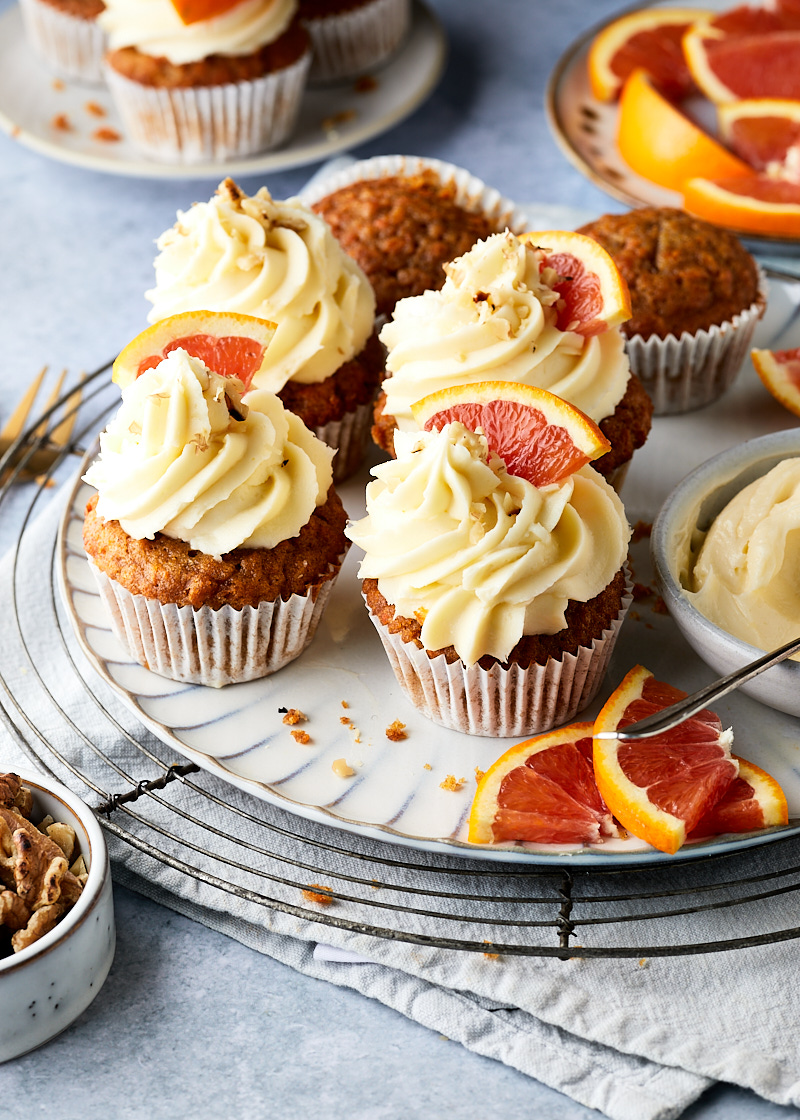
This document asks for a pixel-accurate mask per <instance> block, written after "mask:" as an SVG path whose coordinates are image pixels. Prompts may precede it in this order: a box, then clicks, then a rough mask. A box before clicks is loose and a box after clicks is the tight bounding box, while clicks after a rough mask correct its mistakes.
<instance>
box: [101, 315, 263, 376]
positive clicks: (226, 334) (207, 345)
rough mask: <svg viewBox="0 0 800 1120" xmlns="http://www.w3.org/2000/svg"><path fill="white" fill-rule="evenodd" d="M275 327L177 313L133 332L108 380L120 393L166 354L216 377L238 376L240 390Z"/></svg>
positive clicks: (252, 319)
mask: <svg viewBox="0 0 800 1120" xmlns="http://www.w3.org/2000/svg"><path fill="white" fill-rule="evenodd" d="M274 333H275V324H274V323H270V322H269V321H268V320H267V319H258V318H256V316H255V315H239V314H238V313H234V312H216V311H183V312H181V314H180V315H170V316H169V317H168V318H166V319H161V320H159V322H157V323H153V325H152V327H148V328H147V329H146V330H144V331H142V332H141V334H137V336H136V338H134V339H133V341H132V342H129V343H128V345H127V346H126V347H125V349H124V350H122V351H121V353H120V354H119V356H118V357H117V360H116V361H115V362H114V366H113V374H112V380H113V381H115V382H116V383H117V385H119V387H120V388H121V389H124V388H125V386H126V385H130V384H131V382H132V381H135V380H136V378H137V377H138V376H139V374H141V373H144V371H145V370H147V369H153V368H154V367H155V366H157V365H158V364H159V362H161V361H163V360H164V358H166V356H167V354H169V353H170V351H172V350H177V349H179V348H180V349H182V350H185V351H186V352H187V353H188V354H191V355H192V357H194V358H200V359H201V360H202V361H204V362H205V364H206V365H207V366H208V368H209V369H211V370H213V371H214V373H218V374H220V376H222V377H238V378H239V380H240V381H242V382H243V384H244V387H245V389H248V388H249V387H250V383H251V381H252V380H253V378H254V377H255V375H256V374H257V373H259V372H260V371H261V369H262V368H263V366H264V364H265V358H266V351H267V347H268V346H269V344H270V342H271V341H272V336H273V335H274Z"/></svg>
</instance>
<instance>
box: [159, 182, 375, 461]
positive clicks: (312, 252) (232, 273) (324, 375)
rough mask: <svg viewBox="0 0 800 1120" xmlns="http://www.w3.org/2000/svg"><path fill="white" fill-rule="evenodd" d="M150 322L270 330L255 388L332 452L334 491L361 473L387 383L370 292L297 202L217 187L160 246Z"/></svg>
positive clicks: (326, 233)
mask: <svg viewBox="0 0 800 1120" xmlns="http://www.w3.org/2000/svg"><path fill="white" fill-rule="evenodd" d="M157 244H158V248H159V254H158V256H157V257H156V261H155V274H156V283H155V287H154V288H152V289H151V290H150V291H149V292H147V293H146V296H147V298H148V299H149V300H150V301H151V302H152V304H153V308H152V310H151V311H150V314H149V316H148V318H149V320H150V322H151V323H154V322H157V321H158V320H160V319H165V318H166V317H167V316H169V315H174V314H177V313H179V312H183V311H197V310H207V311H236V312H241V313H243V314H246V315H255V316H257V317H258V318H261V319H270V320H272V321H273V322H275V323H276V324H277V330H276V332H275V336H274V338H273V340H272V342H271V343H270V345H269V348H268V350H267V354H266V361H265V363H264V364H263V365H262V368H261V370H260V371H259V373H258V374H257V375H256V378H255V380H254V382H253V386H254V387H255V388H263V389H270V390H271V391H272V392H274V393H277V394H278V395H279V396H280V398H281V400H282V401H283V402H284V404H285V405H286V407H287V408H290V409H291V410H292V411H293V412H295V413H297V415H298V416H300V418H301V419H302V420H303V422H304V423H305V424H306V425H307V426H308V427H309V428H311V429H312V430H313V431H315V433H316V434H317V435H318V436H319V438H320V439H323V440H325V442H327V443H329V444H330V446H331V447H334V448H337V449H338V453H337V456H336V460H335V464H334V477H335V479H336V481H339V480H341V479H343V478H345V477H347V475H349V474H351V473H352V472H353V471H354V470H355V469H356V468H357V467H358V465H359V463H360V462H361V459H362V457H363V454H364V448H365V445H366V443H367V442H368V441H369V427H370V422H371V416H372V404H373V401H374V399H375V393H376V391H377V389H378V386H379V384H380V379H381V377H382V374H383V360H384V358H383V350H382V348H381V346H380V343H379V342H378V339H377V337H376V336H375V333H374V332H375V325H374V323H375V297H374V295H373V292H372V288H371V286H370V283H369V281H368V280H367V278H366V276H365V275H364V273H363V272H362V271H361V269H360V268H359V267H358V265H357V264H356V263H355V262H354V261H353V260H352V259H351V258H350V257H348V256H347V254H346V253H345V252H344V250H343V249H342V248H341V246H340V245H339V244H338V242H337V241H336V240H335V238H334V237H333V235H332V234H331V231H330V229H329V228H328V226H327V225H326V224H325V222H324V221H323V220H322V219H321V218H319V217H318V216H317V215H316V214H314V213H313V212H312V211H311V210H309V209H308V207H306V206H303V204H302V203H301V202H299V200H297V199H289V200H288V201H286V202H278V201H277V200H274V199H273V198H272V197H271V196H270V194H269V191H268V190H267V189H266V187H262V188H261V189H260V190H259V191H258V192H257V193H256V194H255V195H254V196H253V197H252V198H250V197H248V196H247V195H246V194H245V193H244V191H242V190H241V189H240V188H239V187H238V186H237V185H236V183H234V182H233V180H232V179H225V180H224V182H223V183H221V184H220V186H219V188H218V189H217V192H216V194H215V195H214V197H213V198H212V199H210V200H209V201H208V202H196V203H195V204H194V205H193V206H192V207H191V209H190V210H188V211H186V212H179V213H178V221H177V222H176V224H175V226H174V227H173V228H172V229H169V230H167V231H166V232H165V233H164V234H162V235H161V237H159V239H158V242H157Z"/></svg>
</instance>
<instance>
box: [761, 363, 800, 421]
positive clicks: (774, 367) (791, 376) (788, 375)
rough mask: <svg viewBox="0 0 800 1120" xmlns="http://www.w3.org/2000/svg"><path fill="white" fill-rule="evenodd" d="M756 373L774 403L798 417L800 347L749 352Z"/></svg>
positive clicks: (799, 409) (799, 410)
mask: <svg viewBox="0 0 800 1120" xmlns="http://www.w3.org/2000/svg"><path fill="white" fill-rule="evenodd" d="M750 357H751V358H752V359H753V365H754V366H755V367H756V373H757V374H758V376H759V377H760V378H761V380H762V381H763V382H764V384H765V385H766V387H767V388H768V389H769V391H770V393H772V395H773V397H774V398H775V400H776V401H780V402H781V404H782V405H783V406H784V407H785V408H788V409H789V411H790V412H793V413H794V414H795V416H800V347H796V348H795V349H794V350H751V351H750Z"/></svg>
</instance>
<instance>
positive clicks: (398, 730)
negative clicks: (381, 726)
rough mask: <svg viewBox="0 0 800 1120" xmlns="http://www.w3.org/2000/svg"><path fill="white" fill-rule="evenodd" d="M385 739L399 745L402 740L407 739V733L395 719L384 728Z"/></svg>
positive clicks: (403, 726)
mask: <svg viewBox="0 0 800 1120" xmlns="http://www.w3.org/2000/svg"><path fill="white" fill-rule="evenodd" d="M386 738H387V739H391V741H392V742H393V743H399V742H400V741H401V740H402V739H407V738H408V732H407V731H406V725H405V724H404V723H401V722H400V720H399V719H396V720H395V721H394V722H393V723H390V724H389V726H388V727H387V728H386Z"/></svg>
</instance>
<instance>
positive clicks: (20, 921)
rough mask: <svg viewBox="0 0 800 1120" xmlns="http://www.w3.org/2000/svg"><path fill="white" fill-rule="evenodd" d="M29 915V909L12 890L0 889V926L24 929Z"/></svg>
mask: <svg viewBox="0 0 800 1120" xmlns="http://www.w3.org/2000/svg"><path fill="white" fill-rule="evenodd" d="M30 917H31V912H30V910H29V909H28V907H27V906H26V905H25V903H24V902H23V901H22V899H21V898H20V897H19V895H18V894H16V893H15V892H14V891H0V926H8V928H9V929H24V928H25V926H26V925H27V924H28V922H29V921H30Z"/></svg>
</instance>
